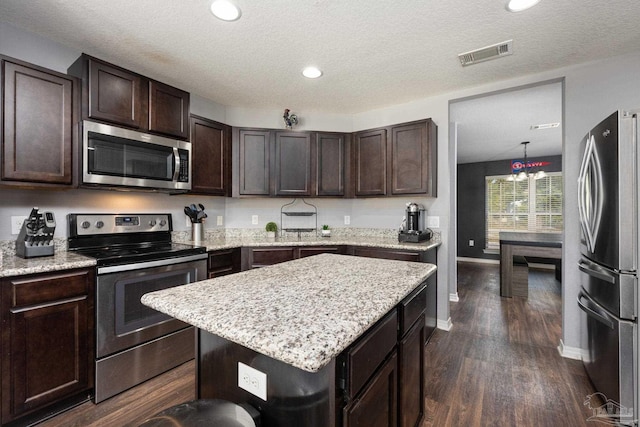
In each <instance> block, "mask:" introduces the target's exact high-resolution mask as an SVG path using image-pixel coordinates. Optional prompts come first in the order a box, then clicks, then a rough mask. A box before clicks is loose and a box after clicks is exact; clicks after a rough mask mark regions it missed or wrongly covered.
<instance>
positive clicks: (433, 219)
mask: <svg viewBox="0 0 640 427" xmlns="http://www.w3.org/2000/svg"><path fill="white" fill-rule="evenodd" d="M427 227H429V228H440V217H439V216H428V217H427Z"/></svg>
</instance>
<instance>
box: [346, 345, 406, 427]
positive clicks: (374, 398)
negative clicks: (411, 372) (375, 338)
mask: <svg viewBox="0 0 640 427" xmlns="http://www.w3.org/2000/svg"><path fill="white" fill-rule="evenodd" d="M397 367H398V358H397V356H396V353H395V352H393V354H392V355H391V357H389V359H388V360H387V361H386V362H385V364H384V365H383V366H382V368H380V371H379V372H378V373H377V374H376V375H375V376H374V377H373V378H372V379H371V381H370V382H369V384H368V385H367V387H366V388H365V389H364V390H363V391H362V394H361V395H360V397H359V398H357V399H355V400H354V401H352V402H351V403H350V404H349V405H347V407H345V408H344V415H343V423H342V425H343V426H344V427H395V426H397V425H398V424H397V409H398V400H397V393H396V390H397V384H398V377H397V372H398V369H397Z"/></svg>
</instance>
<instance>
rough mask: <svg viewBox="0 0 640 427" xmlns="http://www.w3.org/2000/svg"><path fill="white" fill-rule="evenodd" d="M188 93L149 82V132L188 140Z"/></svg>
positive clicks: (162, 84) (152, 81)
mask: <svg viewBox="0 0 640 427" xmlns="http://www.w3.org/2000/svg"><path fill="white" fill-rule="evenodd" d="M189 99H190V96H189V92H185V91H183V90H180V89H178V88H175V87H173V86H169V85H167V84H164V83H160V82H157V81H154V80H149V131H151V132H156V133H161V134H164V135H169V136H175V137H177V138H180V139H189Z"/></svg>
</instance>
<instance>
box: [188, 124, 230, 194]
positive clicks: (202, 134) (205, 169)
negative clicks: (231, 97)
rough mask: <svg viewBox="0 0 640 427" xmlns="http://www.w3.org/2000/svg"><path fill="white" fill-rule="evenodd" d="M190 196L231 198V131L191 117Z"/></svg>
mask: <svg viewBox="0 0 640 427" xmlns="http://www.w3.org/2000/svg"><path fill="white" fill-rule="evenodd" d="M190 122H191V148H192V154H191V159H192V175H191V192H192V193H198V194H211V195H216V196H229V195H231V127H230V126H227V125H225V124H222V123H218V122H214V121H212V120H208V119H205V118H203V117H198V116H193V115H192V116H191V118H190Z"/></svg>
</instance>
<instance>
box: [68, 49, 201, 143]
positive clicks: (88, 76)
mask: <svg viewBox="0 0 640 427" xmlns="http://www.w3.org/2000/svg"><path fill="white" fill-rule="evenodd" d="M68 73H69V74H71V75H73V76H76V77H79V78H81V79H82V83H83V95H82V105H83V107H82V115H83V118H85V119H92V120H97V121H105V122H110V123H115V124H117V125H121V126H125V127H128V128H133V129H138V130H141V131H148V132H151V133H158V134H162V135H164V136H171V137H176V138H179V139H188V138H189V101H190V97H189V93H188V92H185V91H183V90H180V89H178V88H175V87H172V86H169V85H167V84H164V83H161V82H158V81H154V80H151V79H149V78H147V77H145V76H141V75H139V74H137V73H134V72H132V71H129V70H126V69H124V68H121V67H118V66H116V65H113V64H109V63H107V62H104V61H101V60H99V59H97V58H93V57H91V56H89V55H84V54H83V55H82V56H80V58H78V59H77V60H76V61H75V62H74V63H73V64H72V65H71V66H70V67H69V69H68Z"/></svg>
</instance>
